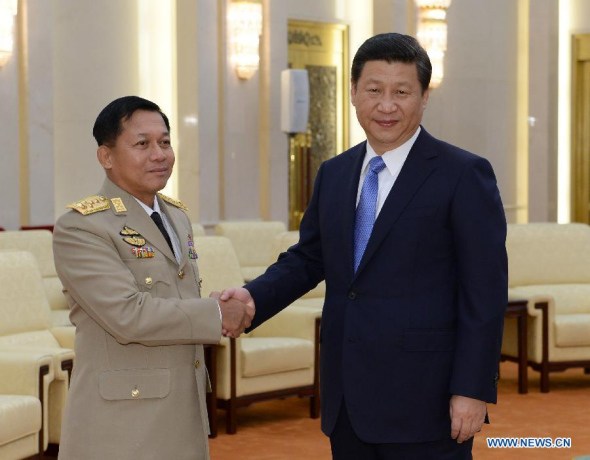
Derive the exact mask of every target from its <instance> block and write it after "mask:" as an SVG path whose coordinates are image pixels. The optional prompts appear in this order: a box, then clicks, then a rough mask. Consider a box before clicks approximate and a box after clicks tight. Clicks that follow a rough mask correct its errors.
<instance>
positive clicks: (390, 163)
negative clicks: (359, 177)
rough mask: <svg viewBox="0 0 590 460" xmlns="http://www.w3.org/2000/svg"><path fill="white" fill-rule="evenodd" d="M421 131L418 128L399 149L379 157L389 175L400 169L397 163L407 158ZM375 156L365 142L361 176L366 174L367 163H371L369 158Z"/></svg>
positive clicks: (420, 128)
mask: <svg viewBox="0 0 590 460" xmlns="http://www.w3.org/2000/svg"><path fill="white" fill-rule="evenodd" d="M421 130H422V127H421V126H418V129H417V130H416V132H415V133H414V135H413V136H412V137H410V138H409V139H408V140H407V141H406V142H404V143H403V144H402V145H400V146H399V147H397V148H395V149H393V150H388V151H387V152H385V153H384V154H383V155H381V158H383V162H384V163H385V166H386V168H387V170H388V171H389V172H390V173H393V172H394V171H397V170H398V169H399V168H400V165H399V162H400V161H401V162H402V163H403V162H404V161H405V159H406V158H407V157H408V154H409V153H410V150H411V149H412V147H413V145H414V142H416V139H417V138H418V135H419V134H420V131H421ZM376 156H377V154H376V153H375V150H374V149H373V147H371V144H369V141H367V153H366V154H365V159H364V160H363V167H362V168H361V174H364V173H365V172H366V170H367V168H368V165H369V161H371V158H373V157H376Z"/></svg>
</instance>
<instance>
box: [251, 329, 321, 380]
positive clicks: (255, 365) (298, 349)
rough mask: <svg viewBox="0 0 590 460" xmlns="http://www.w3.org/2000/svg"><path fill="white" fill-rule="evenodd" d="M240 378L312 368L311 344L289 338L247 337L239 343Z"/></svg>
mask: <svg viewBox="0 0 590 460" xmlns="http://www.w3.org/2000/svg"><path fill="white" fill-rule="evenodd" d="M241 344H242V350H241V359H242V376H243V377H257V376H260V375H269V374H277V373H281V372H287V371H293V370H297V369H307V368H310V367H312V366H313V351H314V347H313V342H310V341H309V340H305V339H297V338H290V337H272V338H267V337H261V338H257V337H249V338H244V339H243V340H242V342H241Z"/></svg>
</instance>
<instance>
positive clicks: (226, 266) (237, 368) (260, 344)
mask: <svg viewBox="0 0 590 460" xmlns="http://www.w3.org/2000/svg"><path fill="white" fill-rule="evenodd" d="M195 247H196V248H197V252H198V254H199V260H198V262H199V273H200V276H201V277H202V280H203V283H202V294H203V295H208V294H209V293H210V292H211V291H214V290H218V291H220V290H222V289H223V288H226V287H229V286H241V285H242V284H243V279H242V273H241V271H240V266H239V262H238V258H237V256H236V253H235V251H234V249H233V246H232V244H231V241H230V240H229V239H227V238H225V237H221V236H204V237H198V238H195ZM319 316H320V315H319V313H318V312H317V310H313V309H307V308H291V307H289V308H287V309H286V310H284V311H283V312H281V313H279V314H278V315H277V316H275V317H274V318H272V319H271V320H269V321H267V322H266V323H265V324H263V325H262V326H260V327H258V328H257V329H256V330H254V331H253V332H251V333H250V334H246V335H242V336H241V337H239V338H238V339H231V340H228V339H226V338H223V339H222V340H221V343H220V346H219V347H218V350H217V363H216V364H217V366H216V367H217V376H216V380H217V382H216V388H215V389H216V391H217V403H218V405H219V407H221V408H223V409H226V410H227V414H228V416H227V432H228V433H235V432H236V431H237V418H236V409H237V408H238V407H243V406H248V405H250V404H252V403H253V402H256V401H263V400H268V399H274V398H282V397H285V396H291V395H298V396H308V397H310V398H311V399H310V416H311V417H312V418H317V417H318V416H319V372H318V359H319Z"/></svg>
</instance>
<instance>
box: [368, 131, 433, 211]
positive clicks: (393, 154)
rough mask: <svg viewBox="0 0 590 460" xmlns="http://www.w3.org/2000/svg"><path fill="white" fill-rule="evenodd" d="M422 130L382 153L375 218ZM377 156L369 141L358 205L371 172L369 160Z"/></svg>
mask: <svg viewBox="0 0 590 460" xmlns="http://www.w3.org/2000/svg"><path fill="white" fill-rule="evenodd" d="M421 130H422V128H421V127H418V129H417V130H416V132H415V133H414V135H413V136H412V137H411V138H409V139H408V140H407V141H406V142H405V143H403V144H402V145H400V146H399V147H397V148H395V149H393V150H389V151H388V152H385V153H384V154H383V155H381V158H383V161H384V163H385V168H383V170H382V171H381V172H380V173H379V174H378V175H377V178H378V181H379V191H378V193H377V206H376V209H375V219H377V216H378V215H379V212H381V208H382V207H383V203H385V199H386V198H387V195H389V192H390V191H391V189H392V187H393V184H395V181H396V180H397V176H399V172H400V171H401V169H402V166H403V165H404V163H405V162H406V158H408V154H409V153H410V149H411V148H412V146H413V145H414V142H416V138H417V137H418V134H420V131H421ZM376 156H377V154H376V153H375V150H373V147H371V144H369V141H367V153H366V154H365V159H364V160H363V166H362V168H361V177H360V180H359V188H358V192H357V195H356V205H357V207H358V205H359V201H360V199H361V190H362V188H363V183H364V181H365V177H366V176H367V173H368V172H369V161H371V158H373V157H376Z"/></svg>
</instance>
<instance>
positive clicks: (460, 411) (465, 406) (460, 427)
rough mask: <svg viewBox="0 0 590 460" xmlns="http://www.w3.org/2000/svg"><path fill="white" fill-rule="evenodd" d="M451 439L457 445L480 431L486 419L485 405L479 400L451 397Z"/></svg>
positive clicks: (457, 396)
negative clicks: (455, 441)
mask: <svg viewBox="0 0 590 460" xmlns="http://www.w3.org/2000/svg"><path fill="white" fill-rule="evenodd" d="M449 413H450V415H451V437H452V438H453V439H456V440H457V442H458V443H459V444H461V443H462V442H463V441H467V440H468V439H469V438H471V437H473V436H474V435H475V433H477V432H478V431H481V427H482V425H483V423H484V420H485V417H486V403H485V401H480V400H479V399H473V398H468V397H466V396H459V395H453V396H452V397H451V402H450V405H449Z"/></svg>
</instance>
